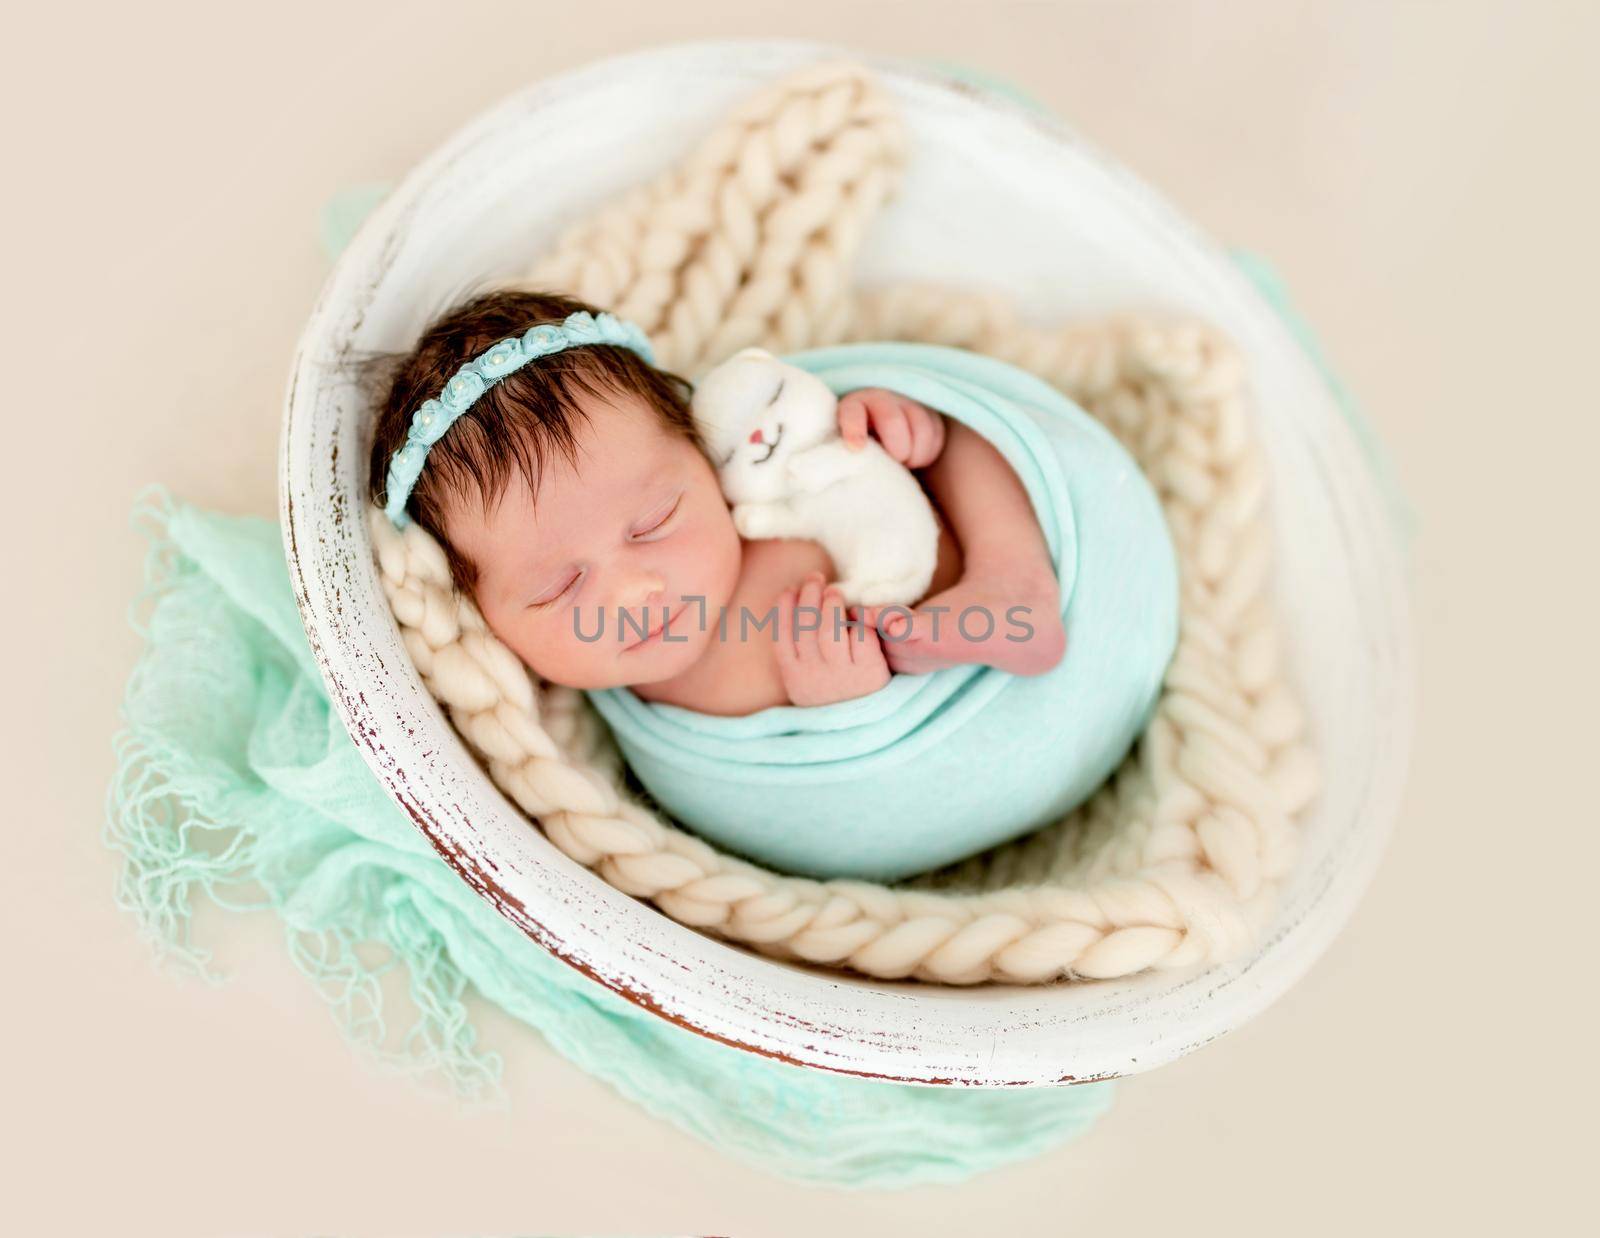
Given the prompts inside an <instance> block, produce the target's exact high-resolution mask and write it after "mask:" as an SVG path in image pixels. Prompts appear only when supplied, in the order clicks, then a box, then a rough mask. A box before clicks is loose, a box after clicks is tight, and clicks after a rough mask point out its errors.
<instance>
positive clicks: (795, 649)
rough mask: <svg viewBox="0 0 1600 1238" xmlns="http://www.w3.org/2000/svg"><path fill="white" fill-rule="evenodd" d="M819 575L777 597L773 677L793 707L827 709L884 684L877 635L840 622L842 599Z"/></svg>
mask: <svg viewBox="0 0 1600 1238" xmlns="http://www.w3.org/2000/svg"><path fill="white" fill-rule="evenodd" d="M823 584H824V578H823V575H822V573H821V572H812V573H811V574H810V575H809V576H807V577H806V578H805V579H804V580H802V581H801V582H800V584H799V585H798V586H797V587H796V586H791V587H790V588H788V589H785V590H784V591H783V592H782V593H780V594H779V595H778V674H779V676H780V677H781V678H782V680H783V688H784V691H785V692H787V693H788V694H789V702H790V704H793V705H832V704H833V703H834V702H836V701H850V700H854V699H855V698H856V697H858V696H866V695H867V694H868V693H869V692H876V691H877V690H878V689H879V688H881V687H883V685H884V684H886V683H888V682H889V663H888V662H887V660H885V658H884V656H883V646H882V644H881V643H880V642H879V638H878V634H877V632H875V631H873V630H872V629H871V628H870V627H866V626H865V625H864V624H862V623H860V622H857V623H854V624H848V623H846V622H845V611H844V595H843V594H841V593H840V592H839V590H837V589H835V588H833V587H832V586H828V587H827V588H824V587H823Z"/></svg>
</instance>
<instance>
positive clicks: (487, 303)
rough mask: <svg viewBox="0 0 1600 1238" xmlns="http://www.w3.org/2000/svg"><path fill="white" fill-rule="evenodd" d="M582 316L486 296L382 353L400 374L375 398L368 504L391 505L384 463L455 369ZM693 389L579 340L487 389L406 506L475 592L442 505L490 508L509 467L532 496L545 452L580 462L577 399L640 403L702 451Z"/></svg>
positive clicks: (630, 356)
mask: <svg viewBox="0 0 1600 1238" xmlns="http://www.w3.org/2000/svg"><path fill="white" fill-rule="evenodd" d="M580 310H587V311H588V312H589V313H591V314H598V313H599V312H600V310H599V309H598V308H596V307H595V306H592V305H587V304H585V303H584V302H582V301H579V300H576V299H574V298H572V297H567V296H561V295H559V294H557V293H551V292H533V291H521V290H513V289H500V290H496V291H492V292H485V293H481V294H479V295H477V296H474V297H472V298H470V299H469V300H467V301H464V302H462V303H461V304H460V305H457V306H456V307H455V308H454V309H451V310H449V311H448V312H447V313H445V314H443V315H442V316H440V317H439V318H437V319H435V320H434V322H433V323H432V324H431V325H430V326H429V327H428V329H427V330H426V331H424V332H423V334H422V338H421V339H420V340H418V341H417V344H416V346H415V347H414V348H413V349H412V350H411V351H410V352H409V353H406V354H404V355H403V356H401V357H399V358H394V357H390V358H387V360H388V362H389V363H390V364H393V365H395V367H396V368H395V371H394V375H393V377H392V378H391V379H390V380H389V382H388V384H387V386H386V389H385V390H384V391H383V394H382V397H381V399H380V400H379V402H378V411H377V419H376V423H375V426H374V429H373V438H372V457H371V462H370V469H371V471H370V474H369V478H370V485H371V489H372V496H373V500H374V501H375V502H377V503H378V504H380V505H381V504H382V503H384V501H385V500H386V498H387V495H386V494H385V490H386V488H387V481H388V473H389V461H390V460H391V459H392V458H393V456H394V453H395V452H396V450H398V449H399V448H400V446H401V445H402V444H403V443H404V442H405V437H406V431H407V430H408V429H409V428H410V425H411V417H412V414H413V413H415V412H416V410H417V408H418V407H419V406H420V405H421V404H422V403H423V401H425V400H428V399H431V398H433V397H435V396H437V395H438V394H439V392H440V391H441V390H443V389H444V385H445V383H446V382H448V381H449V380H450V379H451V378H452V377H453V376H454V375H455V372H456V371H457V370H459V369H460V368H461V367H462V366H463V365H464V364H466V363H467V362H468V361H471V360H472V359H473V358H474V357H477V356H479V355H481V354H482V353H483V352H484V351H486V350H487V349H488V348H489V347H490V346H491V345H493V344H497V343H499V342H500V341H501V340H503V339H506V338H508V337H511V336H521V335H522V334H523V333H524V332H525V331H527V330H528V328H529V327H534V326H538V325H539V324H541V323H555V324H559V323H560V322H561V321H562V320H563V319H565V318H566V317H567V315H569V314H573V313H576V312H578V311H580ZM693 393H694V386H693V384H692V383H690V382H689V381H688V380H687V379H684V378H681V377H679V376H678V375H676V374H672V373H669V372H668V371H666V370H660V369H657V368H656V367H654V366H652V365H650V364H649V363H648V362H646V361H645V359H644V358H643V357H641V356H639V355H638V354H637V353H635V352H633V351H631V350H630V349H627V348H623V347H621V346H619V345H615V344H585V345H581V346H578V347H573V348H567V349H563V350H562V351H561V352H558V353H552V354H550V355H549V356H547V357H541V358H539V359H538V360H537V361H534V362H532V363H531V364H529V365H525V366H523V367H522V368H521V369H520V370H517V371H516V372H515V373H512V374H510V375H508V376H507V377H505V378H503V379H501V380H500V381H499V382H497V383H494V384H493V385H491V386H490V388H489V390H488V391H487V392H485V393H484V395H483V396H481V397H480V398H479V399H478V401H477V402H476V403H474V404H473V406H472V407H471V408H470V409H468V410H467V412H466V413H464V414H463V415H462V416H461V417H460V418H459V419H458V420H457V421H456V422H455V423H454V424H453V425H452V426H451V427H450V428H449V429H448V430H447V431H445V434H444V437H442V438H441V439H440V440H439V441H438V442H437V443H435V444H434V445H433V446H432V447H431V448H429V450H428V458H427V461H426V463H424V464H423V466H422V473H421V474H420V476H418V478H417V484H416V486H415V487H414V488H413V489H412V491H411V498H410V500H409V501H408V503H407V505H406V510H407V512H408V513H409V514H410V516H411V518H412V519H413V520H415V521H416V522H417V523H418V524H419V525H421V526H422V527H423V528H424V529H426V530H427V531H428V532H429V533H431V534H432V535H433V537H434V539H435V540H436V541H437V542H438V543H439V546H440V548H441V549H442V550H443V551H444V554H445V558H446V560H447V561H448V562H449V564H450V575H451V577H452V579H453V580H454V581H455V586H456V588H457V589H458V590H460V591H461V592H463V593H466V594H469V595H470V594H471V593H472V590H473V587H474V586H475V585H476V583H477V578H478V568H477V565H476V564H475V563H473V562H472V561H471V560H470V559H469V558H467V557H466V556H465V555H464V554H462V553H461V552H460V551H459V550H457V549H456V547H454V546H452V545H451V544H450V541H449V539H448V538H447V537H446V536H445V532H444V529H445V519H444V517H445V510H446V507H447V505H448V504H449V503H451V502H460V501H463V500H467V499H471V498H476V499H477V500H478V502H479V503H480V504H481V505H482V506H481V510H482V511H484V512H485V513H487V512H488V511H489V509H490V508H491V507H492V506H493V505H494V504H495V503H496V502H498V501H499V499H500V496H501V494H502V493H503V492H504V490H505V487H506V484H507V483H508V482H509V481H510V480H511V470H512V469H513V468H515V469H517V470H518V471H519V472H520V473H521V475H522V477H523V478H524V479H525V480H526V481H527V483H528V489H529V490H530V491H532V492H535V493H537V491H538V486H539V476H540V474H541V473H542V471H543V469H544V467H545V463H546V461H548V460H549V459H550V458H551V456H552V453H554V454H556V455H559V456H560V457H561V458H563V459H565V460H566V461H567V462H568V463H569V464H575V463H576V456H577V438H576V422H577V419H578V418H584V419H587V414H586V413H585V412H584V411H583V409H582V408H581V407H580V405H579V403H578V400H577V397H578V396H579V395H580V394H581V395H588V396H590V397H592V398H595V399H600V400H606V399H607V398H608V397H615V396H634V397H637V399H638V400H639V401H640V402H642V403H643V404H644V405H645V406H646V407H647V408H649V409H650V410H651V411H652V412H654V413H655V414H656V415H657V416H658V417H659V418H660V419H661V424H662V426H663V427H665V428H666V429H667V430H668V431H670V432H671V433H674V434H681V435H683V436H684V437H685V438H687V439H689V441H691V442H693V443H694V444H695V445H696V446H700V440H699V437H698V435H697V434H696V432H695V427H694V421H693V418H692V417H691V416H690V412H689V399H690V397H691V396H692V395H693Z"/></svg>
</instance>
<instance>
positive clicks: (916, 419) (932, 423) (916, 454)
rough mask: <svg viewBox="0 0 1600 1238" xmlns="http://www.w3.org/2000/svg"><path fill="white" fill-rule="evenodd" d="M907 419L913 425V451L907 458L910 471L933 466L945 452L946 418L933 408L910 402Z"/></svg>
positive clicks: (906, 464)
mask: <svg viewBox="0 0 1600 1238" xmlns="http://www.w3.org/2000/svg"><path fill="white" fill-rule="evenodd" d="M906 412H907V418H908V420H909V421H910V423H911V450H910V452H909V453H908V455H907V456H906V460H905V466H906V467H907V468H908V469H920V468H922V467H923V466H924V465H928V464H932V463H933V462H934V461H935V460H937V459H938V458H939V453H940V452H941V451H942V450H944V418H943V417H942V416H940V415H939V414H938V413H936V412H934V411H933V410H932V409H931V408H926V407H924V406H923V405H921V404H917V403H915V402H908V406H907V410H906Z"/></svg>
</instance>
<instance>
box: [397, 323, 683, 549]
mask: <svg viewBox="0 0 1600 1238" xmlns="http://www.w3.org/2000/svg"><path fill="white" fill-rule="evenodd" d="M580 344H617V345H619V346H621V347H623V348H626V349H629V350H630V351H632V352H635V353H638V354H639V356H641V357H643V358H644V359H645V361H646V363H647V364H650V365H654V364H655V353H654V352H653V351H652V350H651V347H650V339H649V337H648V336H646V335H645V333H644V332H643V331H641V330H640V329H639V328H638V327H637V326H636V325H635V324H633V323H631V322H628V321H627V320H626V319H622V318H618V317H616V316H615V315H614V314H607V313H604V312H601V313H598V314H591V313H589V312H588V311H587V310H579V311H577V312H576V313H573V314H568V315H567V316H566V318H564V319H563V320H562V321H561V323H560V325H557V324H555V323H549V322H545V323H540V324H539V325H538V326H536V327H530V328H528V330H527V331H526V332H525V333H524V334H523V335H522V336H520V337H518V336H511V337H509V338H507V339H503V340H501V341H500V342H499V343H498V344H492V345H490V347H489V348H488V350H487V351H486V352H484V353H482V354H481V355H480V356H477V357H475V358H473V359H472V360H471V361H469V362H467V363H466V364H465V365H464V366H462V367H461V368H460V369H459V370H457V371H456V372H455V375H454V377H452V378H451V379H450V381H449V382H447V383H446V384H445V385H444V390H443V391H441V392H440V393H439V394H438V396H437V397H436V398H434V399H432V400H428V401H426V402H425V403H424V404H423V405H422V407H421V408H419V409H417V411H416V412H415V413H413V414H412V416H411V426H410V428H409V429H408V430H407V431H406V441H405V442H404V443H403V444H402V445H401V447H400V448H399V450H398V451H396V452H395V453H394V456H393V457H392V458H391V459H390V461H389V476H388V481H387V483H386V485H385V490H384V493H385V502H384V505H383V512H384V515H386V516H388V517H389V521H390V523H392V524H393V525H394V527H395V528H397V529H403V528H405V527H406V526H407V525H408V524H410V523H411V517H410V516H408V515H406V501H407V500H408V499H409V498H410V497H411V489H412V487H413V486H415V485H416V484H417V478H418V477H419V476H420V475H421V473H422V464H423V461H425V460H426V459H427V458H428V449H429V448H430V447H432V446H433V445H434V444H435V443H437V442H438V441H439V440H440V439H441V438H443V437H444V432H445V431H446V430H448V429H449V428H450V427H451V426H452V425H454V424H455V422H456V419H457V418H458V417H460V416H461V415H462V414H463V413H465V412H466V411H467V410H468V409H469V408H471V407H472V406H473V405H474V404H476V403H477V402H478V400H479V399H481V398H482V396H483V394H484V393H485V392H486V391H488V390H489V388H490V387H492V386H494V385H495V383H497V382H499V381H500V380H501V379H503V378H505V377H507V376H508V375H511V374H515V373H516V372H517V371H518V370H520V369H521V368H522V367H523V366H525V365H527V364H528V363H529V362H530V361H537V360H538V359H539V358H540V357H548V356H549V355H550V354H551V353H558V352H561V351H562V350H563V349H567V348H575V347H577V346H578V345H580Z"/></svg>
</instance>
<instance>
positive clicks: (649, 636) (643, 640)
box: [622, 602, 689, 653]
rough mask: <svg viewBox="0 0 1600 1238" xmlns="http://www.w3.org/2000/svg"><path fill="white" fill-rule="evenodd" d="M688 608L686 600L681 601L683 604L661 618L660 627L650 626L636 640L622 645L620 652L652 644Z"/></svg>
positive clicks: (628, 651) (627, 651) (629, 651)
mask: <svg viewBox="0 0 1600 1238" xmlns="http://www.w3.org/2000/svg"><path fill="white" fill-rule="evenodd" d="M688 609H689V603H687V602H685V603H683V605H681V606H679V607H678V609H677V610H675V611H673V612H672V613H671V614H670V615H668V616H667V617H666V618H665V619H664V620H662V622H661V626H660V627H656V628H651V629H650V630H649V631H648V632H646V633H645V634H644V635H643V636H641V637H640V638H639V639H638V640H636V641H634V642H633V644H631V645H624V646H623V649H622V652H623V653H631V652H632V651H633V650H635V649H638V648H640V647H641V646H644V645H649V644H653V643H654V642H655V641H656V640H657V639H659V638H660V636H661V634H662V633H663V632H665V631H667V629H668V628H670V627H671V626H672V625H673V624H674V623H676V622H677V620H678V616H679V615H681V614H683V612H684V611H686V610H688ZM674 643H676V642H674Z"/></svg>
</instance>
